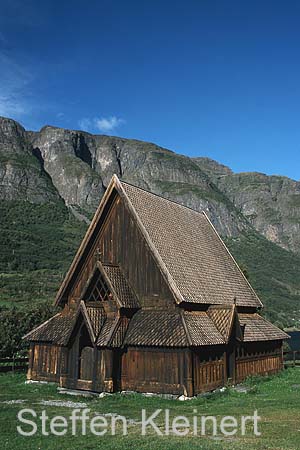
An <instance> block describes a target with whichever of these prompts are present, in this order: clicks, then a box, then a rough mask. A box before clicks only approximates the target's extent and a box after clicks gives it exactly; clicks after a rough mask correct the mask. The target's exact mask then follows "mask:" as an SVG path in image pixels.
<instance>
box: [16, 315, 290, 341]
mask: <svg viewBox="0 0 300 450" xmlns="http://www.w3.org/2000/svg"><path fill="white" fill-rule="evenodd" d="M81 311H83V313H85V308H82V307H80V308H79V310H78V312H77V313H76V314H74V313H73V314H71V313H69V314H65V313H63V312H61V313H58V314H56V315H55V316H54V317H52V318H51V319H49V320H47V321H46V322H44V323H43V324H42V325H40V326H39V327H37V328H35V329H34V330H32V331H31V332H30V333H28V334H27V335H26V336H24V339H26V340H28V341H32V342H49V343H53V344H56V345H65V346H66V345H68V343H69V340H70V338H71V335H72V333H73V330H74V329H76V327H75V324H76V321H77V320H78V319H79V316H80V312H81ZM85 314H87V315H88V320H86V319H87V318H86V317H84V318H85V321H86V323H87V324H88V325H89V326H91V327H92V333H91V334H92V335H93V336H94V342H93V344H94V345H96V346H97V347H118V348H121V347H124V346H149V347H156V346H157V347H201V346H210V345H226V342H227V339H226V337H225V336H224V334H223V333H222V330H221V327H220V324H219V317H218V316H216V318H217V320H215V321H214V315H210V314H209V312H208V313H207V312H205V311H192V312H188V311H183V310H181V309H180V308H176V309H172V310H139V311H138V312H136V313H135V314H134V315H133V317H132V318H131V319H129V318H127V317H122V316H121V317H120V316H116V317H113V318H107V317H104V316H103V315H102V314H100V310H99V311H94V308H92V309H91V310H90V309H89V308H86V313H85ZM83 316H84V314H83ZM237 320H238V322H239V325H240V327H241V331H242V335H241V339H240V341H241V342H245V343H247V342H259V341H273V340H283V339H287V338H288V337H289V336H288V335H287V334H286V333H284V332H283V331H282V330H280V329H279V328H277V327H276V326H275V325H273V324H271V323H270V322H268V321H267V320H266V319H264V318H263V317H261V316H260V315H259V314H257V313H254V314H249V313H248V314H244V313H238V314H237ZM233 337H234V336H233Z"/></svg>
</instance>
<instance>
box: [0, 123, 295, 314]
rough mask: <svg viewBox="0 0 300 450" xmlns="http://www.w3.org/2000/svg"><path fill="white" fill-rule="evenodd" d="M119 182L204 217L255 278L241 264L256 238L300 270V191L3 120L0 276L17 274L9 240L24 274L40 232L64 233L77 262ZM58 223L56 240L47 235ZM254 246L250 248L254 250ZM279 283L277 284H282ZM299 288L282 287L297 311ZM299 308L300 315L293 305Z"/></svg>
mask: <svg viewBox="0 0 300 450" xmlns="http://www.w3.org/2000/svg"><path fill="white" fill-rule="evenodd" d="M114 173H116V174H117V175H118V176H119V177H120V178H122V179H123V180H125V181H128V182H130V183H133V184H136V185H138V186H140V187H142V188H145V189H148V190H151V191H153V192H155V193H157V194H160V195H162V196H164V197H167V198H170V199H172V200H174V201H177V202H179V203H182V204H184V205H186V206H189V207H191V208H193V209H196V210H199V211H200V210H205V211H206V212H207V214H208V215H209V217H210V219H211V220H212V222H213V223H214V225H215V226H216V228H217V229H218V231H219V232H220V234H221V235H222V236H223V237H224V238H225V239H227V240H228V243H229V245H230V243H231V244H232V247H234V248H235V249H236V254H238V253H239V249H237V243H239V248H242V247H243V248H244V250H243V253H242V254H241V255H240V262H241V263H242V264H243V263H245V265H247V266H248V269H249V267H251V268H250V271H251V270H252V271H253V273H256V274H257V271H256V269H255V264H253V262H252V263H250V262H249V261H250V260H249V258H246V260H247V261H244V259H243V255H245V254H246V249H247V247H245V246H244V242H245V241H244V239H245V236H248V237H249V236H252V237H253V236H256V237H255V239H254V241H255V246H258V247H259V248H262V247H264V248H269V247H268V244H267V242H268V241H269V242H270V243H274V244H276V251H275V250H274V249H275V247H272V249H273V250H274V251H275V253H276V255H277V256H278V257H279V255H282V256H281V258H282V259H285V257H284V256H283V254H282V253H280V252H281V251H282V252H284V250H287V251H288V253H287V254H284V255H285V256H287V255H291V253H290V252H293V253H294V254H295V256H291V260H293V262H291V265H292V266H293V270H296V269H295V267H296V266H297V262H295V261H298V260H297V259H296V260H295V259H294V258H298V256H297V255H299V254H300V183H299V182H297V181H294V180H290V179H288V178H286V177H282V176H266V175H264V174H259V173H241V174H236V173H233V172H232V170H231V169H230V168H228V167H226V166H224V165H222V164H220V163H218V162H216V161H213V160H211V159H209V158H205V157H198V158H189V157H187V156H183V155H179V154H176V153H174V152H172V151H170V150H167V149H164V148H162V147H159V146H157V145H155V144H152V143H147V142H142V141H137V140H132V139H123V138H119V137H111V136H102V135H92V134H90V133H86V132H82V131H74V130H65V129H62V128H55V127H52V126H45V127H43V128H42V129H41V130H40V131H38V132H33V131H26V130H25V129H24V128H23V127H22V126H21V125H19V124H18V123H17V122H15V121H13V120H11V119H7V118H0V213H1V207H2V215H4V214H5V217H6V219H7V220H4V219H3V218H1V219H0V226H1V227H2V233H1V234H2V241H1V237H0V244H1V242H3V246H4V247H5V251H4V254H5V255H6V256H5V258H4V259H3V260H2V266H1V258H0V271H2V272H3V273H4V272H7V271H10V270H11V267H14V265H13V266H11V263H10V254H9V252H8V251H7V248H8V245H7V244H8V241H9V239H10V241H9V242H11V246H12V247H13V254H14V255H15V256H14V260H15V261H16V262H15V264H16V269H18V270H19V272H20V270H21V271H24V270H25V267H26V264H28V261H27V260H26V258H28V257H26V256H25V255H26V254H28V247H26V245H27V244H28V242H32V240H34V239H38V238H37V236H38V235H39V233H41V235H43V236H44V234H45V233H46V231H45V230H48V234H49V233H50V234H51V233H52V232H53V233H54V234H55V233H56V234H57V236H59V233H61V246H62V247H61V248H64V246H66V242H69V244H70V245H69V247H68V249H65V251H66V252H67V253H68V254H70V255H71V254H72V252H73V251H75V249H76V246H77V245H78V241H79V239H80V238H81V236H82V233H83V232H84V227H86V222H88V221H89V220H90V218H91V216H92V215H93V212H94V211H95V209H96V207H97V206H98V204H99V201H100V199H101V197H102V195H103V193H104V191H105V189H106V186H107V184H108V182H109V180H110V178H111V176H112V175H113V174H114ZM1 205H2V206H1ZM30 205H31V206H30ZM22 210H24V211H25V212H24V214H23V217H22V220H21V219H20V211H22ZM41 211H42V213H41ZM21 214H22V213H21ZM8 218H9V219H8ZM78 219H79V220H78ZM37 223H38V224H39V225H37ZM22 224H23V225H22ZM51 224H52V227H53V230H54V229H55V230H57V232H54V231H53V230H52V231H49V229H48V227H49V226H50V225H51ZM14 227H15V228H14ZM43 227H44V228H43ZM25 229H26V233H27V237H26V238H25V239H24V233H25ZM34 229H35V235H33V234H32V233H33V231H32V230H34ZM3 230H4V231H3ZM41 230H43V231H41ZM74 230H75V231H74ZM76 230H78V233H77V232H76ZM6 233H8V235H9V238H7V236H8V235H7V236H6ZM71 235H72V236H73V240H71V238H70V236H71ZM4 236H6V237H5V238H4ZM51 236H52V234H51ZM74 236H75V239H74ZM264 238H266V239H265V240H263V239H264ZM7 239H8V240H7ZM247 239H248V238H247ZM56 240H57V239H56ZM254 241H253V239H252V241H251V239H250V240H249V239H248V240H247V242H248V243H250V242H252V244H253V242H254ZM20 242H21V243H20ZM53 245H54V244H53ZM249 245H250V244H249ZM253 245H254V244H253ZM278 246H279V247H281V248H282V249H284V250H281V249H280V248H279V247H278ZM35 248H36V250H35V251H36V253H35V252H33V253H32V258H33V260H34V261H33V260H32V261H31V262H30V264H31V266H30V268H31V269H32V268H34V269H37V270H43V269H44V268H45V264H46V263H45V260H44V257H42V256H41V255H42V254H43V255H45V254H46V253H47V250H45V249H44V250H43V252H44V253H39V252H40V250H39V248H40V246H39V245H38V244H37V245H36V247H35ZM43 248H44V247H43ZM270 248H271V247H270ZM273 250H272V251H273ZM57 251H58V252H59V250H58V249H57ZM45 252H46V253H45ZM52 254H53V251H52ZM36 255H40V256H36ZM22 258H23V259H22ZM50 259H51V257H50V256H49V258H48V261H49V260H50ZM41 260H43V263H41ZM20 261H23V262H21V263H20ZM26 261H27V262H26ZM63 261H66V265H67V263H68V262H69V260H68V258H63V257H62V263H61V266H59V267H60V268H61V269H62V268H63V269H64V270H65V268H66V267H65V265H64V263H63ZM20 264H21V266H20ZM53 264H54V263H53ZM46 266H47V265H46ZM54 266H55V264H54ZM54 266H53V267H54ZM47 267H48V266H47ZM51 267H52V266H51ZM252 267H253V269H252ZM61 269H60V270H61ZM255 271H256V272H255ZM22 273H23V272H22ZM293 274H294V272H293ZM60 276H61V275H60ZM296 277H297V276H296V275H295V276H294V275H293V277H292V279H293V280H294V278H296ZM277 278H278V276H277ZM277 278H276V279H275V281H274V283H275V284H276V283H277V282H279V284H280V283H281V285H282V283H283V284H284V283H285V281H283V280H281V279H279V280H277ZM279 278H280V276H279ZM277 284H278V283H277ZM298 284H299V283H298ZM298 284H297V283H296V284H295V283H294V281H291V280H290V281H289V282H288V285H287V286H286V287H285V289H286V290H287V291H288V292H289V295H290V297H289V298H293V300H292V302H296V301H298V300H300V285H298ZM2 292H3V291H2ZM298 296H299V298H298ZM294 297H295V298H294ZM7 298H9V295H8V297H7ZM0 303H1V280H0ZM292 307H293V308H294V307H295V311H298V310H299V308H298V306H297V305H296V304H294V303H293V306H292Z"/></svg>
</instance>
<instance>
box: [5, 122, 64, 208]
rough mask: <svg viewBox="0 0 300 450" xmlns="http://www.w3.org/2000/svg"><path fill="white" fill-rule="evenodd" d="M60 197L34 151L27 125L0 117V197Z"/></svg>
mask: <svg viewBox="0 0 300 450" xmlns="http://www.w3.org/2000/svg"><path fill="white" fill-rule="evenodd" d="M58 198H59V194H58V192H57V191H56V189H55V188H54V186H53V184H52V182H51V180H50V178H49V176H48V174H47V173H46V172H45V171H44V170H43V166H42V164H41V162H40V161H39V160H38V159H37V158H36V157H35V156H34V155H33V154H32V146H31V143H30V142H29V140H28V137H27V134H26V131H25V130H24V128H22V127H21V126H20V125H19V124H17V123H16V122H14V121H12V120H9V119H5V118H0V199H1V200H28V201H29V202H32V203H43V202H46V201H55V200H57V199H58Z"/></svg>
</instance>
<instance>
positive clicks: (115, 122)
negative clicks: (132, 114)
mask: <svg viewBox="0 0 300 450" xmlns="http://www.w3.org/2000/svg"><path fill="white" fill-rule="evenodd" d="M124 123H125V120H124V119H121V118H118V117H116V116H110V117H101V118H98V117H94V118H93V119H89V118H88V117H83V118H82V119H80V120H79V121H78V125H79V127H80V129H81V130H85V131H93V130H99V131H102V132H103V133H110V132H112V131H114V130H115V129H116V128H118V127H119V126H120V125H122V124H124Z"/></svg>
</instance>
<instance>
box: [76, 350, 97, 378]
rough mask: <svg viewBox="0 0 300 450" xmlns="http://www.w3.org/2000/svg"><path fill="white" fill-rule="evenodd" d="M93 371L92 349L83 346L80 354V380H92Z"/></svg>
mask: <svg viewBox="0 0 300 450" xmlns="http://www.w3.org/2000/svg"><path fill="white" fill-rule="evenodd" d="M93 371H94V349H93V347H83V349H82V350H81V355H80V372H79V378H80V380H86V381H92V380H93Z"/></svg>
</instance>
